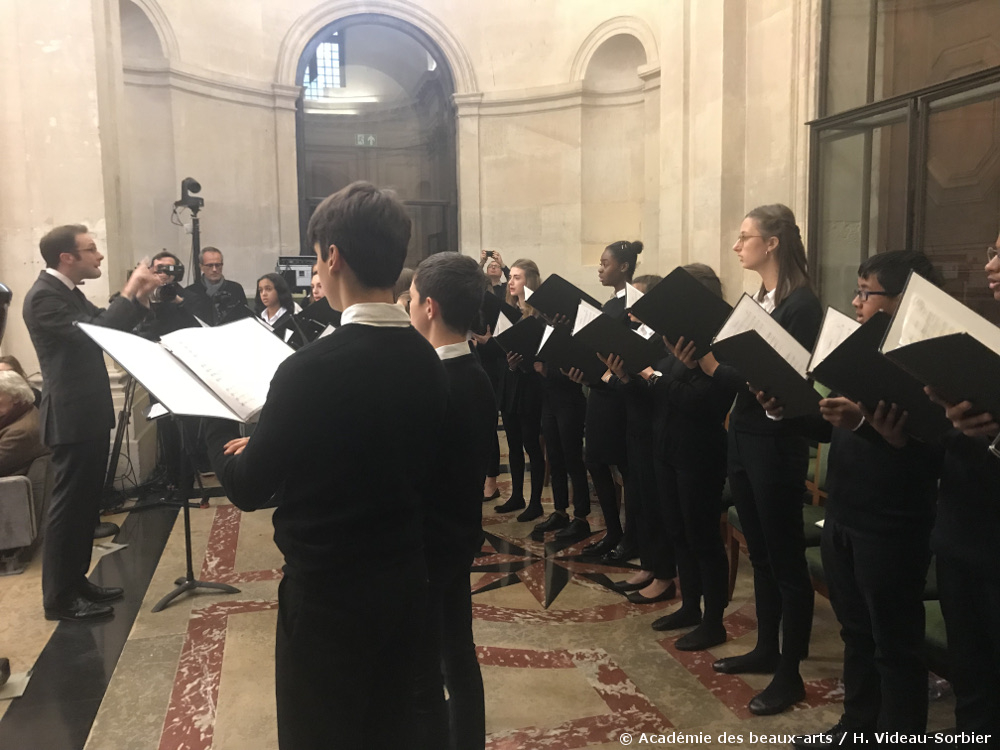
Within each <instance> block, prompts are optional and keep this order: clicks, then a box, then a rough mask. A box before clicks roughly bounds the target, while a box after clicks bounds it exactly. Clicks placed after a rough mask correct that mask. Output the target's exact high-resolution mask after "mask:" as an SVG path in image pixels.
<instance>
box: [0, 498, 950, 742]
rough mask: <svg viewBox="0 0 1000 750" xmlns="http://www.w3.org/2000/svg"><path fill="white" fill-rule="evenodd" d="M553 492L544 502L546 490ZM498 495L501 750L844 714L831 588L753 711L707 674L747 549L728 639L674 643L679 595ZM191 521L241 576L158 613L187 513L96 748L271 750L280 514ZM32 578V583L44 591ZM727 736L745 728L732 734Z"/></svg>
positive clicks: (494, 525) (745, 729) (496, 691)
mask: <svg viewBox="0 0 1000 750" xmlns="http://www.w3.org/2000/svg"><path fill="white" fill-rule="evenodd" d="M501 489H506V488H505V487H504V485H503V484H501ZM543 497H544V500H545V502H546V505H547V506H548V504H549V503H550V495H549V492H548V490H546V492H545V494H544V496H543ZM492 505H493V504H492V503H490V504H488V505H485V506H484V527H485V528H486V531H487V541H486V544H484V546H483V550H482V553H481V555H480V557H479V558H478V559H477V562H476V565H475V568H474V570H473V573H472V576H471V581H470V583H471V586H472V588H473V591H474V597H473V601H474V615H475V633H476V642H477V644H478V647H479V657H480V661H481V664H482V668H483V678H484V682H485V686H486V700H487V731H488V742H487V746H488V748H490V750H536V749H537V750H541V749H542V748H545V749H546V750H571V749H572V748H614V747H619V748H620V747H621V746H622V744H621V742H620V739H619V738H620V737H621V735H622V734H623V733H630V734H632V735H633V736H634V737H635V738H636V740H638V738H639V737H640V736H641V734H642V733H643V732H646V733H651V734H657V735H660V734H663V735H667V739H668V740H669V739H670V737H671V733H679V734H680V735H686V736H682V737H679V738H678V737H677V734H674V735H672V736H673V738H674V741H673V742H668V743H667V744H671V745H673V746H674V747H723V746H724V747H746V748H750V747H753V748H763V747H785V746H787V745H786V744H785V743H783V742H774V741H771V739H770V736H772V735H786V734H790V733H797V732H801V731H812V730H817V729H822V728H825V727H827V726H829V725H831V724H833V723H834V722H835V721H836V720H837V718H838V717H839V715H840V706H839V700H840V697H841V685H840V683H839V679H838V678H839V674H840V669H841V662H840V659H841V646H840V641H839V638H838V636H837V624H836V621H835V619H834V616H833V613H832V611H831V609H830V607H829V603H828V602H827V601H826V600H825V599H823V598H821V597H817V607H816V618H815V625H814V632H813V641H812V646H811V653H810V658H809V659H808V660H807V661H806V662H805V663H804V664H803V671H804V677H805V679H806V680H807V697H806V700H805V701H803V702H802V703H801V704H799V705H797V706H796V707H795V708H794V710H792V711H789V712H787V713H785V714H783V715H780V716H776V717H768V718H760V717H754V716H752V715H750V714H749V712H748V711H747V710H746V704H747V701H748V700H749V698H750V697H751V696H752V695H753V693H754V692H755V691H757V690H759V689H760V688H761V687H763V685H764V684H766V682H767V678H766V677H756V676H747V677H745V678H743V677H735V676H726V675H719V674H716V673H715V672H713V671H712V669H711V663H712V661H713V660H714V659H716V658H718V657H720V656H726V655H730V654H736V653H740V652H741V651H743V650H745V649H747V648H749V647H750V646H752V644H753V642H754V638H755V633H754V628H755V619H754V613H753V606H752V587H751V580H750V576H749V564H748V562H747V560H746V559H745V557H744V558H743V559H742V560H741V565H740V575H739V579H738V581H737V586H736V592H735V596H734V600H733V602H732V603H731V605H730V607H729V608H728V609H727V613H726V626H727V628H728V631H729V634H730V641H729V642H727V643H726V644H724V645H722V646H720V647H718V648H715V649H712V651H711V652H704V653H685V652H679V651H677V650H676V649H675V648H674V647H673V643H674V641H675V640H676V638H677V637H678V636H679V635H681V634H682V633H674V634H669V635H668V637H664V635H665V634H662V633H657V632H655V631H653V630H651V629H650V627H649V626H650V623H651V622H652V621H653V620H654V619H656V617H658V616H660V615H662V614H664V613H665V612H668V611H671V610H672V609H674V608H676V607H677V606H678V604H679V602H678V601H676V600H675V601H674V602H665V603H661V604H656V605H646V606H642V605H634V604H630V603H628V602H627V601H626V600H625V599H624V598H623V597H622V596H621V595H620V594H618V593H616V592H614V591H613V590H611V589H610V588H609V586H610V584H611V582H613V581H615V580H620V579H621V578H623V577H625V576H626V575H628V572H629V567H628V566H625V567H614V566H605V565H601V564H594V563H591V562H588V561H586V560H584V559H582V558H581V557H580V556H579V551H580V548H581V547H582V546H583V544H584V543H585V542H582V543H579V544H575V545H569V546H565V545H559V544H555V543H554V541H553V540H552V539H541V540H538V539H532V538H531V527H532V526H533V524H519V523H517V522H516V521H515V520H514V518H513V516H514V515H515V514H510V515H503V516H501V515H497V514H495V513H494V512H493V510H492ZM546 510H547V511H550V510H551V507H547V508H546ZM598 518H599V515H598ZM592 520H593V519H592ZM192 533H193V545H194V559H195V563H196V566H195V570H196V573H198V574H199V577H200V578H202V579H204V580H212V581H219V582H226V583H231V584H233V585H235V586H237V587H238V588H239V589H240V593H238V594H230V595H218V594H215V593H208V592H202V591H199V592H196V593H194V594H191V595H188V596H185V597H182V598H181V599H179V600H177V601H176V602H175V603H173V604H172V605H171V606H170V607H168V608H167V609H166V610H164V611H162V612H160V613H156V614H154V613H152V612H151V611H150V609H151V607H152V606H153V604H155V603H156V601H157V600H159V599H160V597H161V596H162V595H163V594H165V593H166V592H168V591H170V590H171V589H172V588H173V586H174V580H175V578H176V577H177V576H178V575H179V574H181V573H182V572H183V570H184V544H183V527H182V525H181V523H180V517H179V516H178V521H177V523H176V525H175V527H174V529H173V532H172V533H171V535H170V537H169V539H168V541H167V544H166V547H165V549H164V551H163V554H162V556H161V558H160V561H159V565H158V566H157V568H156V570H155V572H154V573H153V577H152V580H151V581H150V584H149V588H148V590H147V592H146V596H145V600H144V601H143V603H142V606H141V608H140V611H139V615H138V617H137V619H136V621H135V624H134V626H133V627H132V631H131V633H130V635H129V637H128V640H127V642H126V643H125V647H124V650H123V651H122V653H121V657H120V659H119V660H118V663H117V667H116V669H115V671H114V674H113V676H112V678H111V681H110V684H109V686H108V689H107V692H106V694H105V696H104V699H103V702H102V703H101V705H100V709H99V711H98V713H97V718H96V720H95V722H94V724H93V727H92V729H91V731H90V735H89V739H88V740H87V742H86V748H87V750H132V749H134V750H153V749H158V750H179V749H180V748H184V749H185V750H209V749H210V748H211V749H212V750H230V749H231V750H258V749H259V750H272V749H273V748H275V747H276V746H277V742H276V730H275V719H274V695H273V687H274V677H273V643H274V627H275V616H276V606H277V604H276V593H277V583H278V579H279V576H280V572H279V567H280V565H281V559H280V555H279V554H278V552H277V550H276V549H275V547H274V544H273V542H272V540H271V534H272V528H271V520H270V512H268V511H263V512H257V513H252V514H244V513H242V512H240V511H239V510H237V509H236V508H234V507H233V506H231V505H229V504H228V503H227V502H225V501H224V500H223V501H218V500H214V501H213V507H212V508H210V509H204V510H198V511H194V512H193V513H192ZM595 533H599V532H598V530H597V529H596V528H595ZM33 575H35V574H33ZM36 577H37V576H36ZM30 580H31V579H27V578H26V579H24V582H23V583H22V584H21V587H22V588H24V589H31V587H32V585H34V586H35V587H36V588H37V581H36V582H35V583H34V584H31V583H30ZM0 595H2V589H0ZM9 596H10V595H9V594H8V597H9ZM8 597H5V598H3V599H2V600H0V604H4V603H6V602H7V601H8ZM31 614H33V615H35V616H34V617H31V616H29V615H27V614H26V615H24V616H23V617H22V618H21V619H22V621H23V622H24V623H28V624H29V625H30V626H31V627H34V628H35V629H36V630H39V633H38V634H37V638H36V640H42V639H43V637H44V635H45V632H46V631H49V632H50V631H51V628H45V627H43V625H42V623H44V621H43V620H41V617H40V614H39V613H37V604H35V609H34V610H33V611H32V612H31ZM0 632H3V631H2V630H0ZM29 656H30V655H29ZM29 656H26V657H24V658H29ZM952 709H953V706H952V703H951V701H950V700H943V701H938V702H935V703H933V704H932V709H931V711H932V714H931V715H932V720H931V728H932V729H939V728H944V727H947V726H949V725H950V721H951V711H952ZM2 710H3V706H2V705H0V711H2ZM751 733H752V735H751ZM723 734H729V735H735V737H733V738H732V739H731V740H730V741H720V739H719V737H720V735H723ZM692 735H693V736H692ZM761 736H763V737H764V738H765V739H764V740H763V741H762V740H761ZM706 738H707V740H708V741H701V742H697V740H699V739H701V740H705V739H706Z"/></svg>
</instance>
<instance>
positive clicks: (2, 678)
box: [0, 658, 10, 685]
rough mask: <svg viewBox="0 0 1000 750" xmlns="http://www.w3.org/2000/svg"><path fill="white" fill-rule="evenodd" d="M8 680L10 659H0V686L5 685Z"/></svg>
mask: <svg viewBox="0 0 1000 750" xmlns="http://www.w3.org/2000/svg"><path fill="white" fill-rule="evenodd" d="M9 679H10V659H7V658H3V659H0V685H6V684H7V680H9Z"/></svg>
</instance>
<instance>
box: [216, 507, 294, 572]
mask: <svg viewBox="0 0 1000 750" xmlns="http://www.w3.org/2000/svg"><path fill="white" fill-rule="evenodd" d="M242 521H243V511H241V510H240V509H239V508H237V507H236V506H235V505H228V504H227V505H220V506H218V507H217V508H216V509H215V519H214V520H213V521H212V529H211V530H210V531H209V533H208V545H207V546H206V548H205V559H204V560H203V561H202V564H201V576H200V580H202V581H216V582H218V583H233V584H235V583H252V582H256V581H277V580H280V579H281V575H282V573H281V570H280V569H278V568H273V569H271V570H245V571H241V572H237V571H236V548H237V545H238V544H239V540H240V524H241V523H242Z"/></svg>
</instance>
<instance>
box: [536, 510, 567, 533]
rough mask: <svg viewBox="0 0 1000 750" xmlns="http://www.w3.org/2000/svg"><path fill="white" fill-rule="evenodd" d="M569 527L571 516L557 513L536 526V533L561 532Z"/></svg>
mask: <svg viewBox="0 0 1000 750" xmlns="http://www.w3.org/2000/svg"><path fill="white" fill-rule="evenodd" d="M567 526H569V516H567V515H566V514H565V513H560V512H558V511H556V512H555V513H553V514H552V515H551V516H549V517H548V518H546V519H545V520H544V521H542V522H541V523H539V524H536V525H535V531H541V532H543V533H544V532H546V531H559V529H565V528H566V527H567Z"/></svg>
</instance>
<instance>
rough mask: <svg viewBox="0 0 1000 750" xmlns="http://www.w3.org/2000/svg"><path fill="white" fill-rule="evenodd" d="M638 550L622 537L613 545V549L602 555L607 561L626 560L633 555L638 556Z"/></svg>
mask: <svg viewBox="0 0 1000 750" xmlns="http://www.w3.org/2000/svg"><path fill="white" fill-rule="evenodd" d="M638 555H639V550H638V549H637V548H636V547H634V546H633V545H632V544H629V543H627V542H626V541H625V540H624V539H623V540H622V541H620V542H618V544H617V545H616V546H615V548H614V549H613V550H611V551H610V552H608V553H607V554H606V555H604V559H605V561H607V562H612V563H616V562H628V561H629V560H631V559H632V558H634V557H638Z"/></svg>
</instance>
